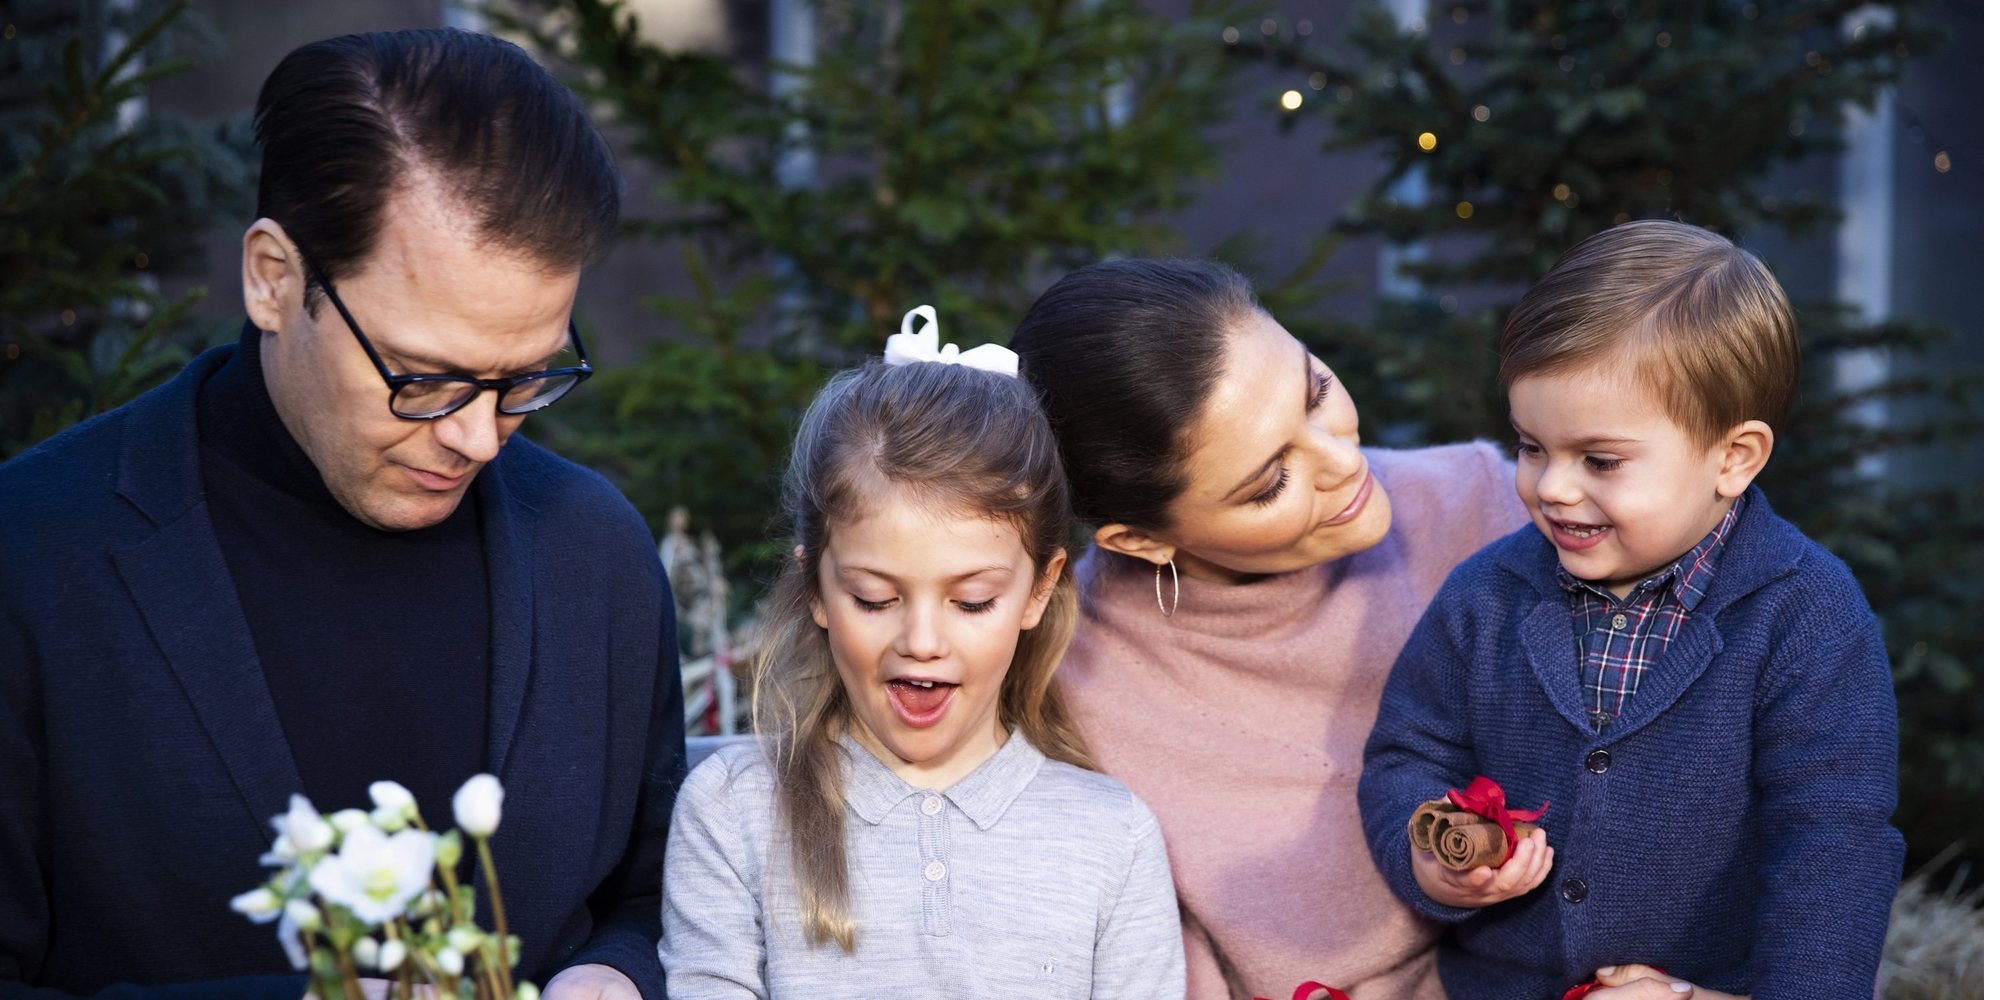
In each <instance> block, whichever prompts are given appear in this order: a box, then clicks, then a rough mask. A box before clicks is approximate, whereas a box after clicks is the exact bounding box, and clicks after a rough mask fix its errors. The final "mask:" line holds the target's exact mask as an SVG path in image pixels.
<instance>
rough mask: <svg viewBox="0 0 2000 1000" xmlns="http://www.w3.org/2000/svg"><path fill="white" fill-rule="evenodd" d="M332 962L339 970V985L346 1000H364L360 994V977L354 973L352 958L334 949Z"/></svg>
mask: <svg viewBox="0 0 2000 1000" xmlns="http://www.w3.org/2000/svg"><path fill="white" fill-rule="evenodd" d="M333 961H334V964H335V965H336V966H338V967H339V968H340V985H341V988H342V989H343V990H344V991H345V992H346V994H347V1000H366V998H365V997H364V996H363V995H362V993H361V976H360V975H359V974H357V973H356V972H355V971H354V957H353V956H352V955H349V954H348V953H346V952H344V951H341V950H340V949H338V948H336V949H334V952H333Z"/></svg>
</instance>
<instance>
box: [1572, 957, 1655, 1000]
mask: <svg viewBox="0 0 2000 1000" xmlns="http://www.w3.org/2000/svg"><path fill="white" fill-rule="evenodd" d="M1647 968H1649V969H1652V970H1653V971H1654V972H1657V973H1660V974H1661V975H1666V972H1667V970H1665V969H1662V968H1660V967H1659V966H1657V965H1649V966H1647ZM1604 988H1605V986H1604V984H1603V983H1600V982H1598V981H1597V980H1595V979H1593V980H1591V981H1590V982H1587V983H1578V984H1576V985H1575V986H1572V987H1570V988H1569V991H1568V992H1566V993H1564V994H1563V996H1562V1000H1583V996H1584V994H1586V993H1591V992H1595V991H1597V990H1601V989H1604Z"/></svg>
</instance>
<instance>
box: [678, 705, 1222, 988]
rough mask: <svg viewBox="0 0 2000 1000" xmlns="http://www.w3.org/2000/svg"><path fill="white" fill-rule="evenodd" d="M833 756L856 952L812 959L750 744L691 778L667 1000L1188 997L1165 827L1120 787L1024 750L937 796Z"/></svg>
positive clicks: (1007, 752) (855, 755)
mask: <svg viewBox="0 0 2000 1000" xmlns="http://www.w3.org/2000/svg"><path fill="white" fill-rule="evenodd" d="M841 746H842V748H843V749H844V750H845V752H846V755H847V756H846V759H845V760H844V761H843V767H842V775H843V778H844V779H845V784H846V800H847V802H846V804H847V809H846V812H845V814H844V815H843V817H842V818H843V822H844V825H845V827H846V836H847V843H848V855H847V857H848V862H847V863H848V887H849V888H848V892H849V898H848V909H849V914H850V915H851V916H852V917H853V919H854V926H855V939H854V940H855V948H854V951H853V953H851V954H850V953H847V952H844V951H842V950H841V948H840V946H839V945H836V944H825V945H821V946H818V947H815V946H813V945H811V944H809V943H808V942H807V940H806V935H805V928H804V925H803V921H802V915H801V914H802V911H801V907H800V905H799V900H798V893H797V890H796V889H795V888H794V887H793V885H792V882H791V879H790V874H789V872H790V870H791V857H790V842H789V840H788V839H787V838H786V837H785V835H784V832H783V828H782V827H781V826H779V825H778V823H777V810H776V797H775V794H774V788H773V781H772V774H771V769H770V765H769V764H768V762H767V761H766V759H765V756H764V753H763V750H762V748H761V747H759V746H758V745H757V744H755V743H753V742H748V741H746V742H744V743H740V744H735V745H731V746H727V747H724V748H723V749H722V750H721V751H720V752H718V753H716V754H715V755H714V756H712V757H710V758H709V759H708V760H705V761H703V762H702V764H701V766H699V767H697V768H695V769H694V771H693V772H691V773H690V774H689V775H688V777H687V780H686V782H685V783H683V784H682V785H681V789H680V795H679V799H678V801H677V802H675V804H674V819H673V824H672V826H671V827H670V828H669V830H668V833H667V852H666V879H665V883H666V884H665V887H664V890H663V900H662V914H661V915H662V924H663V928H664V930H665V934H664V936H663V937H662V938H661V940H660V948H659V952H660V962H661V965H662V966H663V967H664V971H665V972H666V987H667V995H668V996H671V997H674V998H675V1000H723V998H729V1000H736V998H742V1000H749V998H752V997H765V998H769V1000H787V998H791V997H798V998H811V1000H876V998H879V997H905V996H911V997H925V998H927V1000H928V998H935V1000H1088V998H1094V997H1099V998H1101V997H1111V998H1120V997H1134V998H1155V997H1178V996H1181V995H1182V994H1183V992H1184V991H1185V990H1186V988H1187V972H1186V963H1185V961H1184V959H1183V956H1182V951H1181V930H1180V914H1179V909H1178V906H1177V904H1176V903H1175V901H1174V887H1173V879H1172V877H1171V876H1170V875H1169V873H1168V869H1167V855H1166V845H1165V843H1164V841H1163V840H1162V839H1161V837H1160V827H1159V823H1158V822H1157V821H1156V820H1154V818H1153V814H1152V812H1151V811H1150V810H1148V809H1147V808H1146V806H1145V803H1143V802H1141V801H1139V799H1138V797H1137V796H1135V795H1133V794H1132V793H1131V791H1129V790H1128V789H1126V788H1125V786H1124V785H1122V784H1120V783H1119V782H1118V781H1117V780H1116V779H1113V778H1110V777H1107V776H1105V775H1102V774H1097V773H1094V772H1090V771H1085V770H1083V769H1081V768H1076V767H1071V766H1070V765H1068V764H1060V763H1056V762H1054V761H1051V760H1049V759H1048V758H1046V757H1044V756H1043V755H1042V753H1041V751H1039V750H1036V749H1035V748H1034V746H1033V745H1032V744H1030V743H1029V742H1028V741H1027V740H1026V739H1025V738H1024V737H1022V736H1021V735H1020V734H1019V733H1014V734H1012V735H1011V736H1010V737H1009V739H1008V740H1007V742H1006V743H1005V744H1004V745H1003V746H1002V747H1001V748H1000V750H999V752H998V753H996V754H994V755H993V757H992V758H991V759H989V760H987V761H986V762H985V763H983V764H981V765H980V766H979V767H978V768H977V769H975V770H974V771H973V773H972V774H969V775H967V776H966V777H965V778H964V779H962V780H960V781H959V782H958V783H957V784H955V785H953V786H952V787H950V788H947V789H944V790H942V791H933V790H930V789H923V788H917V787H915V786H913V785H911V784H909V783H908V782H906V781H904V780H903V779H902V778H900V777H898V776H897V775H896V774H895V773H894V772H893V771H890V770H889V768H888V767H887V766H885V765H884V764H883V763H882V762H881V761H879V760H877V759H876V758H875V757H874V755H873V754H870V753H869V752H868V751H867V750H864V749H862V748H861V747H860V746H859V745H858V744H856V743H854V742H853V741H852V740H851V739H843V740H842V741H841ZM918 873H921V874H922V877H921V878H913V877H912V876H913V875H916V874H918Z"/></svg>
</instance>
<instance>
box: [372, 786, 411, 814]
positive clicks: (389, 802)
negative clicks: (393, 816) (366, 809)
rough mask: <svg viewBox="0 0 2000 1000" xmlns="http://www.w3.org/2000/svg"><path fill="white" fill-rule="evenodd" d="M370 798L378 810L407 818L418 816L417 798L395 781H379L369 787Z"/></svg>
mask: <svg viewBox="0 0 2000 1000" xmlns="http://www.w3.org/2000/svg"><path fill="white" fill-rule="evenodd" d="M368 798H369V799H371V800H373V801H374V803H375V808H377V809H381V810H384V811H387V812H398V813H402V814H403V815H404V816H405V817H406V818H407V817H410V816H414V815H416V814H417V797H416V796H415V795H412V794H410V790H409V789H407V788H404V787H403V786H402V785H399V784H397V783H395V782H393V781H377V782H375V783H373V784H371V785H369V786H368Z"/></svg>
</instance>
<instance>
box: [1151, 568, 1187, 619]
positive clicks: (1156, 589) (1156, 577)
mask: <svg viewBox="0 0 2000 1000" xmlns="http://www.w3.org/2000/svg"><path fill="white" fill-rule="evenodd" d="M1167 569H1170V570H1173V571H1174V606H1173V607H1172V608H1169V607H1167V600H1166V597H1165V596H1164V595H1162V594H1161V593H1160V571H1161V570H1167ZM1153 600H1154V601H1155V602H1156V603H1158V604H1159V605H1160V613H1161V614H1163V615H1166V616H1167V617H1168V618H1172V617H1173V616H1174V612H1176V611H1179V610H1180V609H1181V568H1180V567H1179V566H1176V565H1174V560H1173V559H1172V557H1169V558H1168V559H1167V561H1166V562H1164V563H1154V564H1153Z"/></svg>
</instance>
